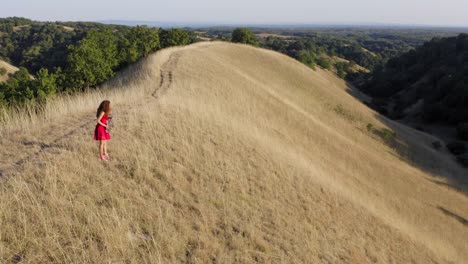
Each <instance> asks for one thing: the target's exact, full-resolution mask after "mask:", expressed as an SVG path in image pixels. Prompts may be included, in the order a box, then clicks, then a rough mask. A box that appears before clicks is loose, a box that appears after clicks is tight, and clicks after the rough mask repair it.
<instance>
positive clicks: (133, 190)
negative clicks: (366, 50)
mask: <svg viewBox="0 0 468 264" xmlns="http://www.w3.org/2000/svg"><path fill="white" fill-rule="evenodd" d="M101 88H102V89H101V90H98V91H92V92H86V93H83V94H79V95H75V96H69V97H67V96H63V97H59V98H56V99H55V100H52V101H50V103H49V104H48V105H47V106H46V107H45V109H44V114H43V115H37V114H35V113H26V112H25V113H20V114H18V113H16V114H15V113H13V114H8V115H7V116H6V119H5V120H6V121H5V122H4V123H2V126H1V127H0V133H1V135H2V137H0V172H1V174H2V175H3V176H1V177H2V181H1V183H0V226H1V228H0V262H1V263H10V262H19V261H21V262H24V263H424V264H425V263H464V262H465V261H466V259H468V243H467V237H468V228H467V222H468V221H467V219H468V196H467V195H466V194H467V186H468V185H467V183H468V182H467V179H466V170H464V169H462V168H461V167H460V166H459V165H458V164H457V163H456V162H455V161H454V160H453V159H452V158H451V157H450V155H448V153H447V151H445V150H443V149H441V150H437V149H435V148H433V146H432V143H433V142H435V141H438V140H439V139H437V138H435V137H432V136H430V135H427V134H425V133H422V132H419V131H416V130H413V129H411V128H409V127H406V126H403V125H401V124H399V123H396V122H393V121H391V120H388V119H386V118H385V117H383V116H380V115H379V114H378V113H376V112H374V111H372V110H370V109H369V108H368V107H366V106H365V105H364V104H362V103H361V102H360V101H358V100H356V98H354V97H353V96H351V95H350V93H351V94H352V93H354V92H356V91H354V89H353V88H352V87H350V86H348V85H347V83H346V82H345V81H344V80H342V79H339V78H337V77H336V75H335V74H333V73H331V72H329V71H324V70H321V69H319V68H317V69H316V70H312V69H310V68H308V67H307V66H305V65H303V64H302V63H300V62H298V61H296V60H294V59H292V58H290V57H287V56H285V55H282V54H279V53H276V52H273V51H269V50H264V49H258V48H254V47H251V46H246V45H235V44H230V43H222V42H210V43H198V44H195V45H190V46H187V47H181V48H171V49H165V50H162V51H159V52H158V53H156V54H154V55H151V56H149V57H148V58H146V59H144V60H142V61H140V62H139V63H137V64H135V65H133V66H132V67H130V68H129V69H127V70H126V71H124V72H123V73H120V74H119V76H118V77H117V78H116V79H114V80H111V81H110V82H108V83H107V84H106V85H104V86H103V87H101ZM103 99H110V100H111V101H112V103H113V107H114V108H113V109H114V110H113V115H114V117H115V119H114V120H115V121H114V124H115V127H114V129H113V131H112V137H113V139H112V140H111V141H110V143H109V148H110V154H111V157H112V161H111V162H109V163H103V162H100V161H99V160H98V154H97V153H96V151H97V145H96V142H93V141H92V134H93V131H94V125H95V119H94V116H95V111H96V107H97V105H98V104H99V102H100V101H101V100H103Z"/></svg>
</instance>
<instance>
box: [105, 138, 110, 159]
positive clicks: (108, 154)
mask: <svg viewBox="0 0 468 264" xmlns="http://www.w3.org/2000/svg"><path fill="white" fill-rule="evenodd" d="M104 155H106V156H108V155H109V153H107V141H104Z"/></svg>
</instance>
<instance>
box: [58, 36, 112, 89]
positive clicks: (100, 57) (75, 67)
mask: <svg viewBox="0 0 468 264" xmlns="http://www.w3.org/2000/svg"><path fill="white" fill-rule="evenodd" d="M69 52H70V54H69V55H68V68H67V70H66V74H67V76H68V77H69V83H68V86H67V88H71V89H72V90H75V89H79V88H82V87H90V86H95V85H97V84H99V83H101V82H103V81H105V80H107V79H109V78H110V77H112V76H113V75H114V68H115V67H116V66H117V65H118V64H119V61H118V59H117V45H116V38H115V36H114V35H113V34H112V32H111V31H110V30H104V31H90V32H88V34H87V35H86V37H85V38H84V39H82V40H80V41H79V42H78V45H76V46H69Z"/></svg>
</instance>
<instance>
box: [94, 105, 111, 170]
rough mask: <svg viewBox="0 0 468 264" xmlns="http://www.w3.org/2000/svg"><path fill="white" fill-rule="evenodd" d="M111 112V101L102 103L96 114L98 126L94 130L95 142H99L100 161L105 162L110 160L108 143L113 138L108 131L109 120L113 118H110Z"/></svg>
mask: <svg viewBox="0 0 468 264" xmlns="http://www.w3.org/2000/svg"><path fill="white" fill-rule="evenodd" d="M110 111H111V104H110V101H109V100H104V101H102V103H101V104H100V105H99V107H98V109H97V112H96V117H97V124H96V129H95V130H94V140H96V141H99V159H100V160H105V161H107V160H109V154H108V153H107V141H108V140H109V139H110V138H111V136H110V134H109V132H108V130H107V127H108V122H107V120H109V119H111V118H112V117H111V116H110Z"/></svg>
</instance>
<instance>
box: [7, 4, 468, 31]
mask: <svg viewBox="0 0 468 264" xmlns="http://www.w3.org/2000/svg"><path fill="white" fill-rule="evenodd" d="M7 16H23V17H28V18H32V19H37V20H74V21H75V20H87V21H97V20H109V19H119V20H146V21H165V22H193V23H207V22H208V23H235V24H239V23H246V24H258V23H260V24H262V23H275V24H278V23H300V24H304V23H305V24H314V23H320V24H362V23H383V24H412V25H414V24H418V25H441V26H446V25H452V26H468V0H283V1H275V0H229V1H228V0H199V1H189V0H166V1H159V0H153V1H150V0H126V1H120V0H75V1H69V0H4V1H3V3H2V4H1V8H0V17H7Z"/></svg>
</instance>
